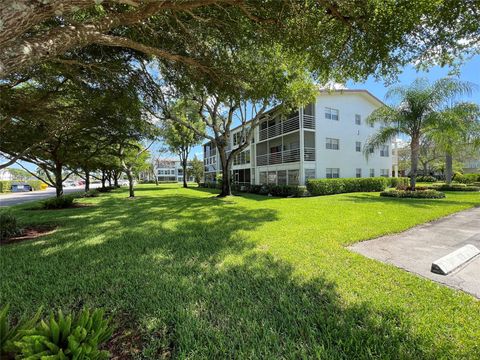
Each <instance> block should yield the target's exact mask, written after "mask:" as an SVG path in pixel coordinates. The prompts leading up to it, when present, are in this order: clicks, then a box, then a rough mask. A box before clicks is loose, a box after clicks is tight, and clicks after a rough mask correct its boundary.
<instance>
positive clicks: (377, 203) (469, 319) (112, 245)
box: [0, 185, 480, 359]
mask: <svg viewBox="0 0 480 360" xmlns="http://www.w3.org/2000/svg"><path fill="white" fill-rule="evenodd" d="M213 193H214V192H213V191H207V190H200V189H187V190H184V189H181V188H179V187H176V185H162V186H160V187H155V185H143V186H139V187H138V189H137V192H136V194H137V195H138V198H137V199H135V200H129V199H127V198H126V196H127V193H126V190H122V191H121V192H116V193H114V194H105V195H102V196H101V197H99V198H90V199H84V200H82V201H83V202H85V203H89V204H93V205H94V206H91V207H84V208H77V209H68V210H61V211H38V210H26V209H27V208H29V207H31V206H32V205H31V204H28V205H23V206H20V207H16V208H15V212H16V213H17V214H18V216H19V217H20V219H21V221H22V223H28V222H29V223H31V222H38V223H45V222H54V223H57V224H59V225H60V227H59V229H58V230H57V232H56V233H55V234H53V235H49V236H46V237H44V238H41V239H38V240H36V241H27V242H23V243H19V244H16V245H9V246H4V247H2V248H1V250H0V251H1V255H0V259H1V269H2V276H1V279H0V299H1V302H2V303H5V302H9V303H10V304H11V305H12V308H13V310H14V311H15V312H16V313H23V312H28V313H33V312H34V311H35V310H36V308H37V307H38V306H39V305H44V306H45V307H46V308H47V309H49V308H51V307H55V308H57V307H60V308H62V309H64V310H69V309H76V308H79V307H82V306H85V305H86V306H99V307H104V308H106V309H107V310H108V311H109V312H110V313H111V314H112V315H113V316H114V319H115V321H116V322H117V324H118V326H119V327H121V329H122V331H125V332H126V333H128V331H133V332H135V333H136V334H139V335H140V336H136V337H134V341H133V344H132V345H131V346H132V348H135V349H132V350H131V351H132V352H136V357H137V358H142V357H143V358H160V357H161V356H165V357H169V356H172V357H174V358H189V359H219V358H255V359H258V358H263V359H279V358H288V359H299V358H323V359H362V358H382V359H397V358H400V359H478V358H480V340H479V339H480V302H479V301H477V300H475V299H474V298H473V297H472V296H470V295H467V294H464V293H462V292H458V291H454V290H451V289H449V288H447V287H444V286H441V285H438V284H436V283H434V282H432V281H429V280H425V279H422V278H419V277H417V276H414V275H412V274H410V273H407V272H406V271H402V270H399V269H397V268H394V267H392V266H388V265H385V264H382V263H380V262H376V261H373V260H369V259H367V258H364V257H362V256H361V255H358V254H355V253H352V252H350V251H348V250H347V249H345V246H346V245H348V244H351V243H354V242H357V241H361V240H365V239H369V238H373V237H377V236H380V235H383V234H387V233H393V232H399V231H401V230H404V229H407V228H409V227H411V226H414V225H416V224H420V223H423V222H426V221H428V220H432V219H435V218H438V217H441V216H444V215H447V214H450V213H453V212H456V211H460V210H463V209H467V208H469V207H472V206H475V205H479V204H480V196H479V195H478V193H477V194H474V193H447V198H446V199H442V200H421V199H390V198H381V197H379V196H378V193H368V194H367V193H357V194H342V195H334V196H324V197H314V198H303V199H278V198H268V197H262V196H255V195H246V196H244V197H232V198H228V199H226V200H220V199H217V198H214V197H213V195H212V194H213ZM118 341H120V342H121V341H123V340H118ZM124 341H125V342H126V343H128V342H132V340H131V339H130V340H129V338H128V337H125V340H124Z"/></svg>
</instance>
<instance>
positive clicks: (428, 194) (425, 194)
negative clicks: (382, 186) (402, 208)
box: [380, 190, 445, 199]
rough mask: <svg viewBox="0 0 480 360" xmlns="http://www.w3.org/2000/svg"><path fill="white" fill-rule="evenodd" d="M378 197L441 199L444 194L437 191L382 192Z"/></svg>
mask: <svg viewBox="0 0 480 360" xmlns="http://www.w3.org/2000/svg"><path fill="white" fill-rule="evenodd" d="M380 196H385V197H394V198H417V199H443V198H444V197H445V194H444V193H442V192H440V191H437V190H420V191H419V190H417V191H411V190H388V191H382V192H381V193H380Z"/></svg>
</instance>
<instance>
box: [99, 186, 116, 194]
mask: <svg viewBox="0 0 480 360" xmlns="http://www.w3.org/2000/svg"><path fill="white" fill-rule="evenodd" d="M112 190H115V188H114V187H113V186H105V187H100V188H97V191H98V192H101V193H109V192H111V191H112Z"/></svg>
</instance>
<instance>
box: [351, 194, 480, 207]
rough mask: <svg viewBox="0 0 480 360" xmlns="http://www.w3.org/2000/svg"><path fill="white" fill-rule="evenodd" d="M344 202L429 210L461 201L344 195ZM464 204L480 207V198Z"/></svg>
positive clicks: (463, 202) (374, 195) (375, 195)
mask: <svg viewBox="0 0 480 360" xmlns="http://www.w3.org/2000/svg"><path fill="white" fill-rule="evenodd" d="M342 200H343V201H348V202H353V203H363V204H365V203H383V204H402V205H409V206H412V207H421V208H428V207H430V206H432V205H438V204H445V205H459V204H460V202H459V201H451V200H449V199H448V194H447V195H446V198H444V199H408V198H391V197H383V196H380V195H377V194H364V193H363V194H362V193H360V194H359V193H357V194H352V195H349V194H344V195H343V199H342ZM461 203H462V204H466V205H469V206H472V207H478V206H480V197H479V200H478V201H471V200H466V201H465V200H463V201H462V202H461Z"/></svg>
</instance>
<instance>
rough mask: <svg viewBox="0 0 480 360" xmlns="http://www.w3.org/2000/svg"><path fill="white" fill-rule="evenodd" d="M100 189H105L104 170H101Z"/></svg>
mask: <svg viewBox="0 0 480 360" xmlns="http://www.w3.org/2000/svg"><path fill="white" fill-rule="evenodd" d="M101 181H102V189H105V181H106V178H105V170H102V179H101Z"/></svg>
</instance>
